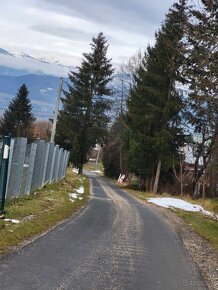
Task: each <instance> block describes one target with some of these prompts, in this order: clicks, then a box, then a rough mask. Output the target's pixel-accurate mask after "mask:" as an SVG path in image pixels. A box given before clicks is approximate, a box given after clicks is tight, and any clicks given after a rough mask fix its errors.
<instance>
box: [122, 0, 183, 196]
mask: <svg viewBox="0 0 218 290" xmlns="http://www.w3.org/2000/svg"><path fill="white" fill-rule="evenodd" d="M185 5H186V1H185V0H181V1H179V3H178V4H177V3H176V4H174V5H173V7H172V8H171V9H170V11H169V13H168V14H167V16H166V19H165V22H164V23H163V25H162V27H161V29H160V30H159V31H158V32H157V33H156V35H155V37H156V43H155V45H154V46H153V47H150V46H149V47H148V48H147V52H146V53H145V57H144V62H143V65H142V66H141V67H140V69H139V70H138V72H137V74H136V82H135V86H134V87H133V89H132V91H131V94H130V97H129V99H128V101H127V106H128V113H127V116H126V122H127V125H128V130H127V131H126V134H125V140H126V141H125V147H126V150H125V151H126V152H127V153H126V158H127V164H128V166H129V169H130V170H131V171H133V172H134V173H136V174H137V175H139V176H140V177H141V179H142V180H143V181H145V179H147V182H146V184H147V185H148V184H149V183H150V182H151V181H153V180H154V178H153V177H154V175H155V170H156V168H157V170H156V182H155V185H154V192H156V191H157V185H158V180H159V175H160V170H161V166H162V169H163V171H167V170H168V169H169V168H170V166H171V165H172V159H173V155H175V154H177V150H178V147H179V145H181V141H182V138H181V137H182V134H181V133H182V132H181V131H182V130H181V128H180V118H181V115H180V112H181V109H182V100H181V95H180V94H179V91H178V90H177V89H176V82H178V81H182V80H181V78H180V73H179V69H180V66H181V63H182V61H183V44H182V41H181V40H182V38H183V35H184V24H185V22H186V14H185ZM149 179H150V181H149Z"/></svg>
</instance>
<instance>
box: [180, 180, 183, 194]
mask: <svg viewBox="0 0 218 290" xmlns="http://www.w3.org/2000/svg"><path fill="white" fill-rule="evenodd" d="M180 194H181V196H183V179H181V183H180Z"/></svg>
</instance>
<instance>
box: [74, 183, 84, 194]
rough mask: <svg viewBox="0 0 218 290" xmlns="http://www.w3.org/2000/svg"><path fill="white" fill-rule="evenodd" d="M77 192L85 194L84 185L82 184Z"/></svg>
mask: <svg viewBox="0 0 218 290" xmlns="http://www.w3.org/2000/svg"><path fill="white" fill-rule="evenodd" d="M76 192H77V193H78V194H83V193H84V187H83V186H82V185H81V186H80V187H79V188H78V189H76Z"/></svg>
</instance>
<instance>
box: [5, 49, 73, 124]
mask: <svg viewBox="0 0 218 290" xmlns="http://www.w3.org/2000/svg"><path fill="white" fill-rule="evenodd" d="M73 69H74V67H72V66H65V65H63V64H61V63H59V62H58V61H49V60H46V59H39V58H34V57H32V56H30V55H28V54H25V53H21V54H20V55H15V54H13V53H10V52H8V51H6V50H4V49H2V48H0V115H2V114H3V112H4V110H5V109H6V108H7V107H8V104H9V102H10V100H11V99H12V98H14V97H15V96H16V94H17V91H18V89H19V87H20V86H21V85H22V84H24V83H25V84H26V86H27V88H28V90H29V98H30V100H31V103H32V106H33V113H34V115H35V116H36V117H37V118H38V119H48V118H51V117H52V116H53V111H54V108H55V101H56V97H57V92H58V86H59V78H60V77H65V81H66V80H67V78H66V77H67V74H68V73H69V72H70V71H71V70H73Z"/></svg>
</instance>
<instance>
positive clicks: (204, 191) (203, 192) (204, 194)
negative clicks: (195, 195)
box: [202, 183, 206, 199]
mask: <svg viewBox="0 0 218 290" xmlns="http://www.w3.org/2000/svg"><path fill="white" fill-rule="evenodd" d="M205 197H206V188H205V183H203V185H202V198H203V199H205Z"/></svg>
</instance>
